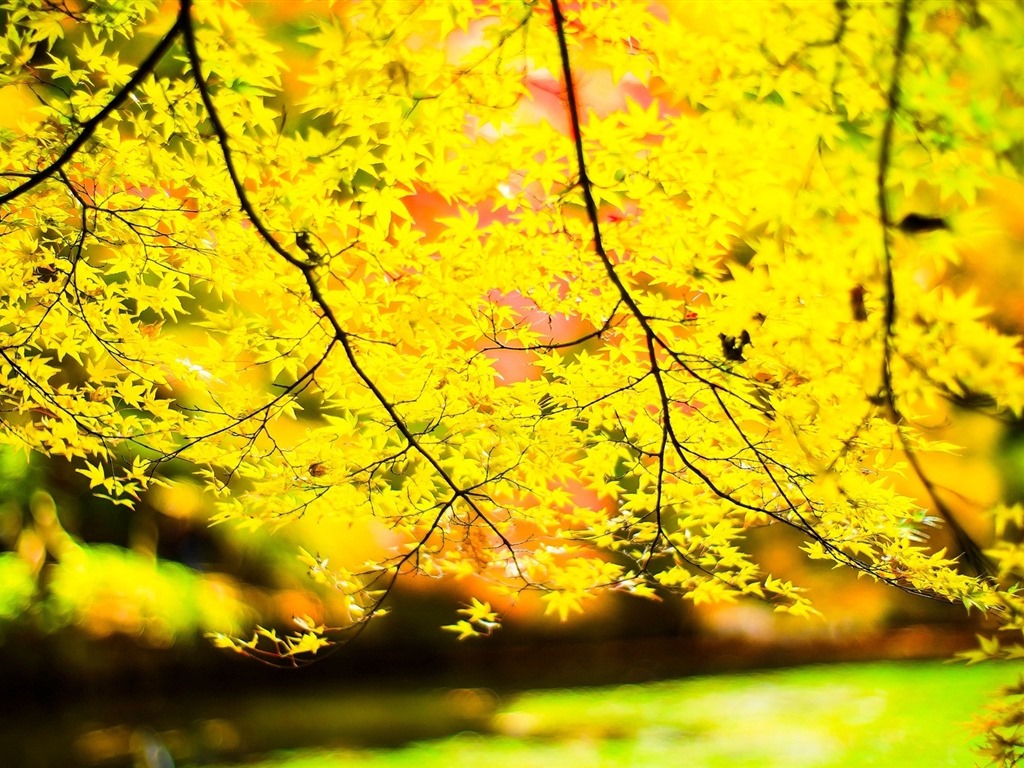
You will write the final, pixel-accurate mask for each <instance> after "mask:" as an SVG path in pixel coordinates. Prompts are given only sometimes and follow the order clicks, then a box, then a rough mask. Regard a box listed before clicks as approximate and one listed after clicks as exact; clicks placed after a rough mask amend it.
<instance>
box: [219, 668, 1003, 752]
mask: <svg viewBox="0 0 1024 768" xmlns="http://www.w3.org/2000/svg"><path fill="white" fill-rule="evenodd" d="M1018 669H1019V666H1018ZM1006 672H1007V669H1006V668H1005V667H992V666H990V667H980V668H979V667H974V668H964V667H956V666H950V665H940V664H914V665H907V664H891V663H885V664H867V665H856V666H854V665H839V666H815V667H805V668H801V669H796V670H787V671H779V672H772V673H768V674H759V675H726V676H718V677H714V678H694V679H690V680H683V681H672V682H664V683H656V684H651V685H629V686H619V687H614V688H584V689H572V690H552V691H534V692H528V693H525V694H522V695H520V696H517V697H514V698H512V699H511V700H510V701H509V702H508V703H507V704H506V705H505V706H503V707H500V708H499V709H498V710H497V711H496V712H495V714H494V716H493V717H492V719H491V729H490V732H489V733H486V734H482V733H474V734H469V733H464V734H459V735H456V736H453V737H450V738H447V739H442V740H435V741H426V742H421V743H416V744H411V745H408V746H406V747H402V748H400V749H394V750H353V749H335V750H304V751H299V752H291V753H284V752H282V753H278V754H276V755H273V756H270V757H268V758H266V759H264V760H263V761H262V762H259V763H253V762H252V761H250V762H247V763H246V765H250V766H251V765H258V766H259V767H260V768H342V767H343V766H344V768H405V767H406V766H415V767H416V768H461V767H462V766H465V767H466V768H470V767H472V768H476V766H480V765H494V764H499V765H500V764H507V765H515V766H517V767H518V768H523V767H533V766H536V767H537V768H547V766H556V765H557V766H561V767H562V768H575V767H576V766H581V767H582V766H586V767H587V768H604V767H606V766H607V768H613V767H614V768H629V767H630V766H638V767H640V766H643V767H644V768H652V767H654V766H667V765H687V766H692V767H693V768H795V767H799V768H865V767H869V766H876V767H877V768H892V767H893V766H908V767H917V766H921V767H925V766H927V768H943V767H945V766H948V767H949V768H961V767H962V766H967V765H973V764H974V758H973V756H972V753H971V750H970V745H969V744H967V743H966V742H967V734H968V727H969V722H970V720H971V717H972V715H973V714H974V713H975V712H976V711H977V710H978V708H979V707H981V706H982V704H983V703H984V701H985V700H986V697H987V696H988V695H989V694H991V692H992V689H993V688H994V687H995V686H996V685H997V684H998V682H999V681H1000V680H1002V679H1003V678H1004V676H1005V675H1006ZM484 693H485V694H486V692H484ZM222 768H226V766H222Z"/></svg>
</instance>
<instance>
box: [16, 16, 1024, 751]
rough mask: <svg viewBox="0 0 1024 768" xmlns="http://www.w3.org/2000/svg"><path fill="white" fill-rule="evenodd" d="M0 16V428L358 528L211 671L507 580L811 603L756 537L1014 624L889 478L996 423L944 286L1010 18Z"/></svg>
mask: <svg viewBox="0 0 1024 768" xmlns="http://www.w3.org/2000/svg"><path fill="white" fill-rule="evenodd" d="M0 7H2V8H3V13H4V16H3V18H4V22H5V23H4V45H3V46H2V48H0V50H2V56H3V74H2V81H0V85H2V87H3V90H0V94H4V95H6V97H7V98H8V101H7V102H5V103H6V104H14V105H20V108H17V107H16V110H15V111H17V112H19V114H17V115H16V119H13V118H12V116H11V115H8V119H7V120H6V122H5V127H4V128H3V130H2V134H0V146H2V155H0V167H2V173H0V175H2V179H3V180H2V182H0V190H2V191H0V235H2V240H0V259H2V269H0V280H3V282H4V285H3V292H2V298H0V376H2V377H3V389H2V391H0V400H2V406H0V407H2V411H0V414H2V428H0V439H2V440H3V442H4V443H6V444H9V445H13V446H18V447H23V448H25V449H27V450H30V451H38V452H42V453H43V454H47V455H50V456H58V457H63V458H66V459H68V460H70V461H72V462H74V464H75V466H77V468H78V470H79V471H80V472H81V473H82V474H83V475H85V476H86V477H87V478H88V480H89V484H90V486H91V488H92V489H93V490H94V492H95V493H96V494H100V495H102V496H104V497H106V498H109V499H110V500H111V501H113V502H114V503H116V504H125V505H129V506H130V505H132V504H133V503H134V502H135V501H136V500H138V499H140V497H142V496H143V494H145V493H147V491H148V489H151V488H152V487H153V485H154V484H160V483H168V482H173V480H169V479H168V478H169V477H170V475H171V474H174V473H182V472H187V473H189V474H190V475H191V476H192V477H194V478H197V479H201V481H202V482H203V483H204V484H205V488H206V491H207V493H208V495H209V498H210V499H211V500H213V503H215V504H216V508H217V513H216V519H217V520H218V521H219V522H223V523H225V524H232V525H241V526H249V527H253V528H255V527H260V526H274V527H276V526H280V525H285V524H287V523H288V522H289V521H290V520H293V519H295V518H298V517H300V516H304V517H307V518H313V519H322V518H327V517H330V518H335V519H341V520H343V521H346V522H348V523H350V524H351V525H352V526H371V527H373V528H374V529H376V530H380V531H386V532H387V537H386V542H387V543H386V545H383V546H382V547H381V549H380V552H379V556H376V557H373V558H371V559H369V560H362V559H357V558H352V559H351V561H350V562H337V561H327V560H325V559H324V558H322V557H320V556H319V555H317V554H316V553H315V552H304V553H303V554H302V557H304V558H305V559H306V561H307V563H308V565H309V569H310V573H311V574H312V575H313V577H314V578H316V579H317V580H319V581H320V582H322V583H325V584H328V585H330V586H331V587H333V588H334V589H336V590H337V591H338V593H339V594H340V595H342V596H344V597H343V599H344V601H345V603H346V605H347V613H348V616H347V619H346V620H345V621H344V622H341V623H336V624H337V625H336V626H331V627H324V626H322V625H321V624H319V623H318V622H317V621H314V620H312V619H302V620H300V625H299V629H298V631H297V632H296V634H294V635H292V636H291V637H285V638H280V637H278V636H277V635H276V634H273V633H272V632H270V631H265V632H264V633H263V634H257V635H256V636H255V637H253V638H252V639H251V640H248V639H235V638H229V637H220V638H218V642H220V643H221V644H223V645H225V646H229V647H233V648H235V649H238V650H242V651H245V652H249V653H254V654H265V655H268V656H271V657H296V656H298V655H301V654H305V653H307V652H310V651H312V652H315V651H316V649H317V648H319V647H321V646H322V645H323V644H324V643H326V642H329V641H330V639H332V638H333V639H337V638H341V637H344V636H345V633H346V632H347V631H352V630H358V628H359V627H361V626H363V625H364V623H365V622H366V621H368V620H369V619H370V618H372V617H373V616H376V615H380V614H381V613H382V605H383V603H384V601H385V599H386V597H387V594H388V592H389V591H390V590H391V589H392V587H393V585H394V584H395V582H396V580H397V579H399V578H400V577H403V576H405V575H407V574H414V573H415V574H420V575H425V576H429V577H438V578H442V577H443V578H448V579H455V580H466V581H468V582H470V583H471V584H474V585H476V586H475V587H474V588H475V589H476V590H477V592H478V595H479V599H474V601H473V602H472V604H471V605H469V606H468V607H467V608H466V610H465V611H464V616H463V617H461V618H459V619H458V620H454V623H453V624H452V625H451V628H452V629H453V630H455V631H456V632H457V633H458V634H459V636H460V637H465V636H472V635H474V634H480V633H487V632H490V631H491V630H492V629H493V628H494V627H495V626H497V624H498V623H499V622H500V615H499V613H500V611H499V610H497V609H495V608H493V607H492V606H491V601H495V600H497V598H496V597H494V596H500V595H502V594H504V595H507V596H514V595H516V594H519V593H521V592H523V591H536V592H539V593H540V594H541V595H542V600H543V602H544V603H545V604H546V609H547V610H548V611H549V612H551V613H553V614H556V615H558V616H561V617H566V616H568V615H569V614H571V613H573V612H576V611H580V610H584V609H585V607H586V603H587V601H588V600H589V599H590V598H592V597H593V596H594V595H595V594H598V593H600V592H601V591H603V590H621V591H625V592H629V593H633V594H636V595H639V596H645V597H654V596H657V595H663V596H664V595H668V594H678V595H681V596H683V597H684V598H686V599H688V600H692V601H693V602H694V603H701V602H708V601H733V600H736V599H739V598H747V597H749V598H752V599H759V600H763V601H767V602H769V603H770V604H772V605H774V606H775V608H776V609H777V610H779V611H785V612H790V613H795V614H811V613H813V612H814V610H815V609H814V607H813V606H812V605H811V604H810V602H809V601H808V599H807V598H806V596H805V595H804V594H803V593H802V590H801V588H800V587H799V586H798V585H795V584H792V583H790V582H789V581H787V580H785V579H783V578H780V577H778V576H777V575H773V574H772V573H769V572H767V571H766V570H765V569H764V568H763V567H762V566H761V565H760V564H759V563H758V562H757V561H756V560H755V558H754V557H753V556H752V554H751V553H750V550H749V547H748V546H747V537H748V535H749V534H750V532H751V531H752V530H753V529H758V528H763V527H767V526H786V527H788V528H791V529H795V530H796V531H797V532H799V534H800V535H801V536H802V539H803V545H802V549H803V551H804V553H805V554H806V556H807V557H809V558H813V559H822V560H829V561H833V562H835V563H838V564H840V565H843V566H847V567H850V568H853V569H855V570H856V571H858V572H860V573H862V574H866V575H868V576H870V577H872V578H874V579H877V580H880V581H883V582H887V583H889V584H891V585H893V586H894V587H896V588H899V589H902V590H905V591H908V592H912V593H916V594H920V595H923V596H928V597H931V598H936V599H940V600H946V601H951V602H956V603H962V604H963V605H965V606H968V607H975V608H980V609H982V610H984V611H990V612H992V613H993V614H994V615H997V616H999V617H1001V621H1002V622H1003V623H1004V624H1005V626H1006V627H1007V628H1009V629H1012V630H1017V631H1018V632H1019V631H1020V629H1021V628H1022V623H1021V621H1022V620H1021V617H1022V613H1021V607H1022V606H1021V604H1020V601H1019V598H1018V597H1017V596H1016V585H1017V583H1018V581H1019V577H1020V573H1021V565H1020V563H1021V562H1024V560H1022V556H1021V550H1020V547H1019V544H1018V543H1017V538H1018V537H1017V533H1018V532H1019V530H1020V528H1021V527H1022V525H1024V512H1022V511H1021V510H1020V508H1007V507H1000V506H997V507H995V508H989V509H984V510H981V512H982V513H983V514H984V515H985V516H986V517H987V519H989V520H991V521H992V529H993V532H994V533H993V535H994V537H995V538H994V542H993V543H991V546H989V543H988V542H985V543H984V544H980V543H978V542H975V541H974V540H973V539H972V537H971V536H969V535H968V534H967V533H966V531H965V529H964V527H963V525H962V522H960V521H958V519H957V517H956V516H955V514H954V512H953V509H952V508H951V506H950V504H949V498H950V497H949V493H950V491H949V489H947V488H946V487H945V484H944V483H940V482H939V479H937V478H935V477H933V476H931V475H930V474H929V472H928V468H927V466H926V464H925V463H924V461H923V459H922V457H924V456H926V455H927V454H929V453H930V452H935V451H950V450H954V449H955V447H954V446H951V445H948V444H946V443H944V442H942V441H941V440H938V439H936V437H935V436H934V435H933V433H932V431H931V426H932V425H934V424H936V423H938V422H941V421H942V420H943V419H945V418H947V417H948V415H949V413H950V412H951V411H952V409H954V408H971V409H975V410H981V411H983V412H985V413H987V414H989V415H990V416H991V417H992V418H994V419H1003V420H1009V419H1017V418H1020V416H1021V410H1022V406H1024V383H1022V379H1021V375H1020V374H1021V366H1022V357H1021V351H1020V347H1019V342H1018V340H1017V339H1016V338H1014V337H1012V336H1010V335H1004V334H1003V333H1001V332H1000V331H999V330H998V329H997V328H995V327H994V326H993V324H992V323H991V322H989V321H987V320H986V316H987V313H986V310H985V309H984V306H983V303H982V298H981V297H978V296H976V295H975V294H974V293H973V292H972V291H971V290H967V289H965V288H964V286H963V282H962V281H959V282H958V280H957V276H958V274H959V264H960V259H961V256H962V252H963V246H964V243H966V242H969V241H970V239H971V238H972V237H975V236H976V235H977V233H978V232H979V231H981V230H983V229H984V228H985V227H987V226H989V224H988V221H989V218H987V216H988V212H989V211H990V210H991V204H990V203H989V202H988V198H987V197H986V190H988V189H989V188H990V187H991V186H992V185H993V184H994V183H996V182H997V181H998V182H1000V183H1002V182H1007V183H1017V181H1019V177H1020V170H1021V165H1022V161H1024V154H1022V147H1024V143H1022V130H1024V100H1022V98H1024V94H1022V88H1024V72H1022V67H1024V62H1022V59H1021V57H1020V55H1019V51H1020V50H1021V47H1022V45H1024V13H1022V10H1021V7H1020V5H1019V3H1013V2H998V1H993V2H983V1H982V0H977V1H974V0H956V1H954V0H949V1H948V2H939V1H938V0H936V1H935V2H927V3H924V2H922V3H915V2H910V0H900V1H899V2H896V3H876V2H864V3H861V2H847V0H835V2H815V3H793V4H790V3H785V2H775V3H731V4H711V3H679V4H676V3H665V4H658V3H650V4H646V3H639V2H622V3H608V2H573V3H569V2H562V3H560V2H558V0H552V1H551V2H547V1H546V0H545V1H543V2H542V1H541V0H534V1H532V2H521V1H519V0H517V1H515V2H498V1H497V0H495V1H493V2H469V1H468V0H467V1H465V2H443V3H442V2H423V3H407V2H384V3H358V2H338V3H331V4H329V5H325V4H317V3H314V4H311V5H310V6H309V7H308V8H307V9H306V12H304V13H303V14H302V15H300V16H298V17H295V18H292V19H289V20H287V21H286V22H282V23H278V24H273V23H270V22H269V21H268V20H267V19H266V18H265V17H263V18H254V16H253V13H254V12H255V11H256V9H255V7H253V8H250V7H247V5H246V4H244V3H221V2H205V1H203V0H200V1H199V2H192V0H180V3H179V4H178V5H177V6H176V7H174V8H163V9H162V10H161V9H159V8H158V7H157V4H156V3H155V2H151V1H150V0H120V1H119V2H114V1H113V0H97V1H96V2H71V0H68V2H53V1H52V0H6V2H3V3H2V4H0ZM261 12H264V13H265V12H266V9H265V8H264V9H263V10H262V11H261ZM284 48H287V51H285V50H283V49H284ZM285 53H287V56H286V55H285ZM286 59H287V60H288V61H289V62H290V68H289V66H286V65H285V63H284V62H285V60H286ZM900 475H911V476H916V477H917V478H918V480H919V481H920V483H921V487H922V488H923V489H924V496H923V497H921V498H917V497H915V496H912V495H909V494H908V492H907V491H906V490H900V489H899V488H898V486H897V484H896V483H895V482H894V480H895V478H897V477H898V476H900ZM953 490H955V489H953ZM945 544H948V545H949V546H948V548H947V546H945ZM983 547H986V548H987V551H983ZM485 598H487V599H485ZM1009 637H1010V638H1011V640H1010V642H1011V643H1012V647H1010V648H1004V647H1003V646H1000V645H999V644H998V643H996V644H995V645H993V644H992V643H994V642H995V641H991V642H989V644H988V645H987V646H985V648H983V649H982V651H979V656H978V657H979V658H980V657H982V656H985V657H989V656H999V655H1002V654H1004V653H1006V654H1010V655H1015V654H1018V653H1019V652H1020V646H1019V645H1017V644H1015V641H1014V640H1013V639H1012V636H1009ZM1004 737H1005V729H1004ZM1006 740H1007V741H1008V743H1012V741H1013V739H1012V738H1011V737H1006ZM1007 749H1008V750H1010V751H1012V747H1008V748H1007ZM1018 750H1019V747H1018ZM1007 754H1009V751H1008V752H1007ZM1006 759H1007V760H1010V759H1013V758H1012V757H1007V758H1006Z"/></svg>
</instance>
